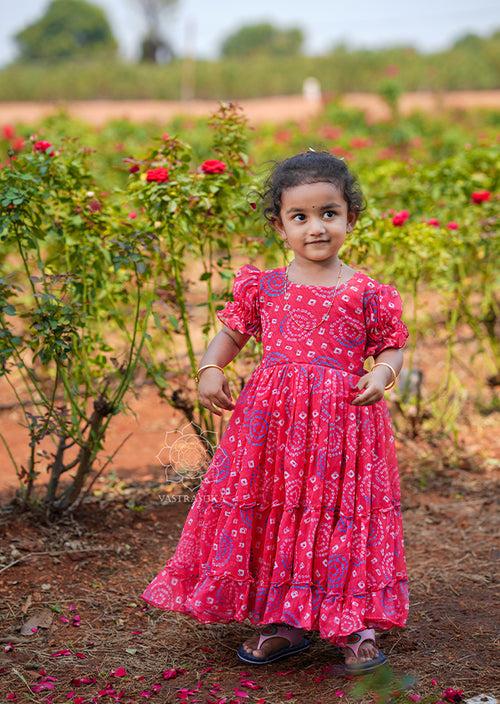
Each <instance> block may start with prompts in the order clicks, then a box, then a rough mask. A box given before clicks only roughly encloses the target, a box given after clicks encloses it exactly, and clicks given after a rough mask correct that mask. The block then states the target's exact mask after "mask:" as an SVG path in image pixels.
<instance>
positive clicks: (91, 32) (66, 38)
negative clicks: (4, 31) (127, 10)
mask: <svg viewBox="0 0 500 704" xmlns="http://www.w3.org/2000/svg"><path fill="white" fill-rule="evenodd" d="M15 40H16V42H17V45H18V48H19V52H20V53H19V58H20V60H21V61H25V62H34V61H44V62H54V61H68V60H71V59H75V58H85V57H86V56H87V57H88V56H92V57H93V58H94V60H95V57H96V53H97V54H99V55H101V57H102V56H103V55H104V54H106V55H107V56H108V57H111V56H113V55H114V54H115V53H116V49H117V44H116V41H115V39H114V37H113V34H112V31H111V27H110V25H109V22H108V20H107V18H106V15H105V13H104V11H103V10H102V9H101V8H100V7H98V6H97V5H94V4H93V3H90V2H87V0H52V1H51V2H50V4H49V6H48V7H47V9H46V11H45V14H44V15H43V16H42V17H40V19H38V20H36V22H34V23H33V24H31V25H29V26H28V27H25V28H24V29H22V30H21V31H20V32H18V33H17V34H16V35H15Z"/></svg>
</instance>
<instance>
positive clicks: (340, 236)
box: [274, 181, 356, 261]
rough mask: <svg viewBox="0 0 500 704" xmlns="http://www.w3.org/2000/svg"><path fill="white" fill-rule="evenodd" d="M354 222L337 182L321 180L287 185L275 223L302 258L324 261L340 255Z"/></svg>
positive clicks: (282, 235)
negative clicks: (335, 183) (336, 184)
mask: <svg viewBox="0 0 500 704" xmlns="http://www.w3.org/2000/svg"><path fill="white" fill-rule="evenodd" d="M355 222H356V214H355V213H348V212H347V203H346V201H345V200H344V198H343V196H342V194H341V192H340V191H339V189H338V188H337V186H335V185H334V184H333V183H329V182H326V181H318V182H317V183H304V184H301V185H300V186H294V187H293V188H286V189H285V190H284V191H283V193H282V194H281V209H280V217H279V218H278V219H277V220H275V222H274V225H275V228H276V230H277V231H278V232H279V233H280V235H281V237H282V238H283V239H284V240H287V241H288V244H289V246H290V248H291V249H293V251H294V253H295V255H296V256H297V257H298V258H299V259H300V258H304V259H307V260H310V261H324V260H328V259H331V258H332V257H334V258H335V257H336V256H337V252H338V251H339V249H340V248H341V246H342V244H343V242H344V240H345V238H346V236H347V226H348V225H350V226H354V223H355Z"/></svg>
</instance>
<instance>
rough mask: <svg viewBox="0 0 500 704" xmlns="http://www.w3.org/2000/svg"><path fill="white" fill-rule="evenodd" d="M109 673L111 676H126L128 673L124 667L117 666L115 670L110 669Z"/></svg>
mask: <svg viewBox="0 0 500 704" xmlns="http://www.w3.org/2000/svg"><path fill="white" fill-rule="evenodd" d="M110 674H111V675H112V676H113V677H126V676H127V674H128V673H127V670H126V669H125V668H124V667H117V668H116V670H112V671H111V673H110Z"/></svg>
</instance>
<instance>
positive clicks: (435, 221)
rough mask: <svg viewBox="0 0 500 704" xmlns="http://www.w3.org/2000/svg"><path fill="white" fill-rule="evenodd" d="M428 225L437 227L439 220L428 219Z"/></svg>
mask: <svg viewBox="0 0 500 704" xmlns="http://www.w3.org/2000/svg"><path fill="white" fill-rule="evenodd" d="M427 224H428V225H432V226H433V227H439V220H436V218H430V220H427Z"/></svg>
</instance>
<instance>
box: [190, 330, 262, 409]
mask: <svg viewBox="0 0 500 704" xmlns="http://www.w3.org/2000/svg"><path fill="white" fill-rule="evenodd" d="M251 337H252V336H251V335H247V334H246V333H242V332H239V331H238V330H232V329H231V328H228V327H227V326H226V325H224V327H223V328H222V330H221V331H220V332H219V333H217V335H216V336H215V337H214V339H213V340H212V341H211V342H210V344H209V345H208V347H207V349H206V352H205V354H204V355H203V357H202V358H201V360H200V367H203V365H205V364H218V365H219V367H225V366H226V365H227V364H229V362H231V361H232V360H233V359H234V358H235V357H236V355H237V354H238V352H239V351H240V350H241V349H242V348H243V347H244V346H245V345H246V343H247V342H248V340H249V339H250V338H251ZM198 396H199V399H200V403H201V405H202V406H204V407H205V408H208V410H209V411H211V412H212V413H215V414H216V415H218V416H222V414H223V411H221V410H220V408H223V409H226V410H228V411H232V410H233V408H234V403H233V400H232V398H231V390H230V388H229V382H228V380H227V379H226V377H225V375H224V372H222V371H221V370H220V369H217V368H216V367H209V368H208V369H204V370H203V371H202V372H201V374H200V381H199V383H198ZM218 407H220V408H218Z"/></svg>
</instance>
